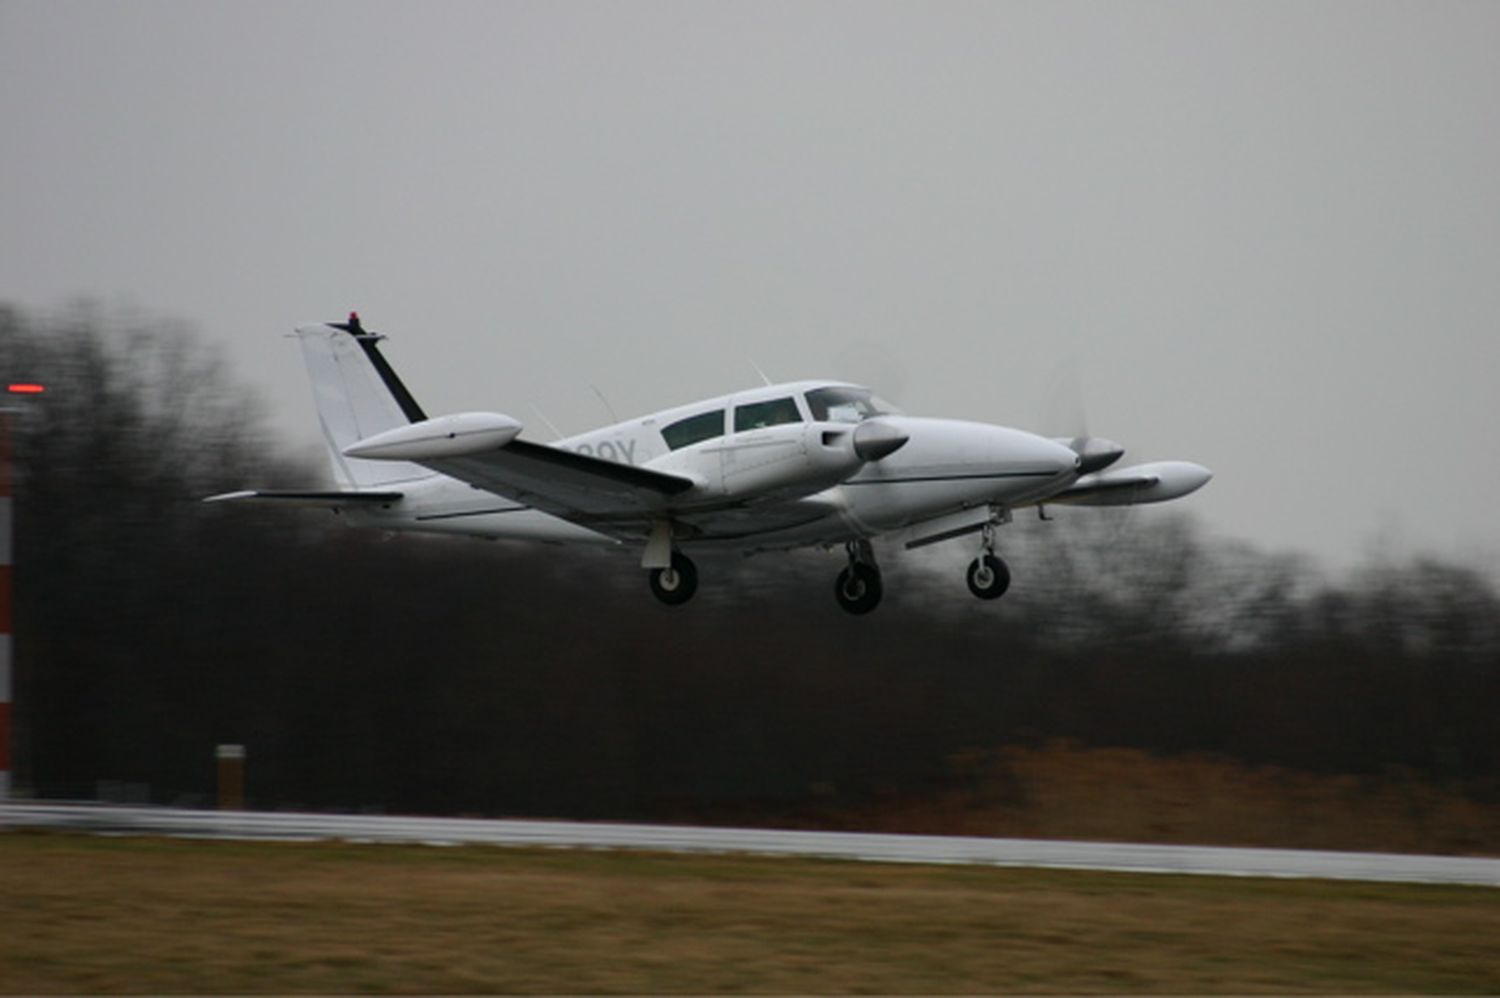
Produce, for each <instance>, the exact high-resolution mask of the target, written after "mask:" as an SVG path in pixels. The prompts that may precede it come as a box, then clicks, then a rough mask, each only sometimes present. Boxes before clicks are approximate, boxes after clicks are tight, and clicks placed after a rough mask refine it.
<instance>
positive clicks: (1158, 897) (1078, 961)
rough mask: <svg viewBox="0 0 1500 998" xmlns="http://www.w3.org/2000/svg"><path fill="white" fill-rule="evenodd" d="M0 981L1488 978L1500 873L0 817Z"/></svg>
mask: <svg viewBox="0 0 1500 998" xmlns="http://www.w3.org/2000/svg"><path fill="white" fill-rule="evenodd" d="M0 892H3V896H4V898H5V903H4V905H3V906H0V911H3V914H0V991H3V992H6V993H19V992H27V993H78V992H111V993H146V992H150V993H163V992H166V993H180V992H193V993H207V992H215V993H225V992H230V993H269V992H277V993H310V992H318V993H348V992H387V993H389V992H407V993H410V992H438V993H473V992H512V993H527V992H529V993H539V992H552V993H556V992H573V993H576V992H603V993H663V994H666V993H685V992H699V993H701V992H739V993H749V992H759V993H767V992H779V993H785V992H817V993H890V992H924V993H944V992H946V993H955V992H968V993H973V992H997V991H1024V992H1032V993H1043V992H1054V993H1055V992H1101V991H1108V992H1138V993H1169V992H1178V993H1180V992H1220V993H1225V992H1239V993H1245V992H1258V993H1267V992H1283V993H1287V992H1303V993H1306V992H1343V993H1356V992H1365V993H1371V992H1384V993H1391V992H1428V993H1433V992H1449V993H1461V992H1469V993H1473V992H1494V991H1497V990H1500V948H1497V947H1496V946H1495V945H1494V942H1495V940H1496V939H1500V892H1497V891H1494V890H1488V889H1482V888H1446V887H1412V886H1386V885H1378V886H1377V885H1359V884H1326V883H1311V882H1276V881H1255V880H1231V879H1216V878H1178V877H1148V876H1121V875H1108V874H1098V875H1096V874H1080V873H1052V872H1043V871H1010V870H989V869H971V868H928V867H900V866H889V865H873V864H856V863H838V862H811V861H807V862H804V861H797V860H778V859H757V858H748V857H706V858H705V857H684V856H650V855H633V854H620V853H607V854H596V853H584V852H567V853H564V852H545V853H544V852H530V851H522V850H500V849H491V848H479V847H475V848H463V849H433V848H425V849H424V848H416V847H411V848H407V847H384V846H340V845H329V844H322V845H307V844H243V843H208V842H187V841H162V840H132V839H114V840H105V839H93V838H85V837H74V836H62V835H36V834H21V833H10V834H6V835H3V836H0Z"/></svg>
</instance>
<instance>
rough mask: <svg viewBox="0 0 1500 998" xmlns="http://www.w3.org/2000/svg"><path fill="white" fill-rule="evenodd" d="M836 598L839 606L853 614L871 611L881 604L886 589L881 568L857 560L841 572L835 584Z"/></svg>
mask: <svg viewBox="0 0 1500 998" xmlns="http://www.w3.org/2000/svg"><path fill="white" fill-rule="evenodd" d="M833 595H834V598H835V599H837V600H838V601H839V606H841V607H843V608H844V610H845V611H847V612H849V613H853V614H862V613H869V612H870V611H871V610H873V609H875V608H876V607H877V606H879V605H880V597H881V596H882V595H884V590H883V588H882V587H881V584H880V569H878V568H876V567H875V566H874V565H866V564H865V563H863V562H858V561H857V562H855V563H854V564H852V565H850V566H849V567H848V568H846V569H844V570H843V571H842V572H840V573H839V577H838V579H837V581H835V582H834V584H833Z"/></svg>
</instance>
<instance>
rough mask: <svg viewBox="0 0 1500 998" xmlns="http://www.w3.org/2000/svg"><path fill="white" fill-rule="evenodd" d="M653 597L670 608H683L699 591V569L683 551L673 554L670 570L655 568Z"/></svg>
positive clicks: (653, 572) (651, 580)
mask: <svg viewBox="0 0 1500 998" xmlns="http://www.w3.org/2000/svg"><path fill="white" fill-rule="evenodd" d="M650 582H651V595H653V596H655V597H656V598H657V599H659V600H661V601H662V602H663V603H665V604H667V605H668V606H681V605H682V604H683V603H686V602H687V601H688V600H690V599H692V598H693V594H694V593H696V592H697V591H698V568H697V566H695V565H694V564H693V560H692V559H691V558H689V557H688V556H687V555H685V554H683V553H682V552H681V551H673V552H672V564H671V566H670V567H668V568H653V569H652V570H651V575H650Z"/></svg>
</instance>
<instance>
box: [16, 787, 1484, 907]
mask: <svg viewBox="0 0 1500 998" xmlns="http://www.w3.org/2000/svg"><path fill="white" fill-rule="evenodd" d="M20 828H49V829H64V830H70V831H80V832H93V833H98V834H115V835H120V834H131V835H170V836H186V837H194V838H226V839H270V840H302V841H307V840H341V841H346V842H384V843H423V844H432V845H497V846H530V847H541V848H557V849H630V850H641V851H647V852H685V853H720V854H725V853H746V854H751V855H759V856H796V857H803V858H817V859H847V860H862V861H868V862H880V863H930V864H963V865H970V866H1012V867H1035V868H1044V869H1056V870H1092V871H1097V872H1112V873H1175V874H1201V875H1208V876H1219V877H1283V878H1311V879H1327V880H1368V881H1385V882H1393V883H1412V884H1468V885H1476V886H1485V887H1500V859H1483V858H1477V857H1468V856H1413V855H1403V854H1395V853H1361V852H1315V851H1310V850H1301V849H1235V848H1224V847H1218V846H1171V845H1131V844H1127V843H1116V842H1052V841H1044V840H1040V839H987V838H976V837H966V836H946V835H882V834H873V833H864V832H795V831H779V830H774V829H755V828H690V827H683V826H674V825H624V824H606V823H597V824H596V823H591V822H562V821H500V820H489V819H473V818H411V817H399V816H392V815H342V814H302V813H283V812H271V811H189V810H179V809H175V808H153V807H110V806H103V805H84V804H45V803H11V804H0V829H20Z"/></svg>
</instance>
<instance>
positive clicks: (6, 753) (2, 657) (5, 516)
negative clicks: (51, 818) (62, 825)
mask: <svg viewBox="0 0 1500 998" xmlns="http://www.w3.org/2000/svg"><path fill="white" fill-rule="evenodd" d="M44 391H46V388H44V387H43V386H41V385H38V384H30V383H27V384H13V385H11V386H10V387H9V388H8V389H7V392H6V394H5V395H0V801H7V800H10V789H11V759H12V758H13V757H12V754H11V747H12V745H13V737H14V736H13V734H12V732H11V728H10V702H11V688H12V687H11V677H12V670H11V655H12V654H13V652H14V649H13V647H12V642H11V622H12V620H13V619H14V618H13V617H12V615H11V610H10V598H11V582H12V569H13V562H12V560H11V556H12V554H13V552H14V545H13V541H14V539H15V531H14V529H13V527H14V523H13V521H12V519H11V518H12V517H13V516H14V515H15V504H14V503H13V502H12V501H11V482H12V475H11V436H10V429H11V426H10V423H11V419H12V418H14V414H15V413H17V412H20V407H19V406H18V405H16V404H15V402H19V401H20V400H19V399H18V398H17V396H27V395H40V394H42V392H44Z"/></svg>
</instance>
